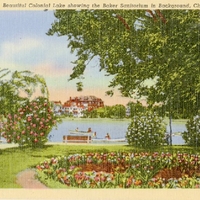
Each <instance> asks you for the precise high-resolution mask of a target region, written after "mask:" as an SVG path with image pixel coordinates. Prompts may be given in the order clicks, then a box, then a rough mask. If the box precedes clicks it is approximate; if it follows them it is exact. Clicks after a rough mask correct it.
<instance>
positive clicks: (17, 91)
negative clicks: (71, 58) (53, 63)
mask: <svg viewBox="0 0 200 200" xmlns="http://www.w3.org/2000/svg"><path fill="white" fill-rule="evenodd" d="M38 87H39V88H40V95H43V96H44V97H46V98H48V97H49V92H48V88H47V85H46V82H45V80H44V78H43V77H41V76H40V75H37V74H33V73H32V72H30V71H20V72H18V71H15V72H11V71H10V70H8V69H0V114H2V115H5V114H8V113H10V114H16V113H17V112H18V108H19V107H20V106H21V104H22V103H23V102H24V101H26V100H27V98H31V97H32V95H33V94H34V92H35V91H36V90H37V88H38Z"/></svg>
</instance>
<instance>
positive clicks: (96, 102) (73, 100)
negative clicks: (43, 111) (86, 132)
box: [63, 96, 104, 117]
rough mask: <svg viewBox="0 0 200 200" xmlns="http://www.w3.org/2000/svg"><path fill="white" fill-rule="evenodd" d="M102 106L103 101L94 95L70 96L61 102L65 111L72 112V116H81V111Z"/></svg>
mask: <svg viewBox="0 0 200 200" xmlns="http://www.w3.org/2000/svg"><path fill="white" fill-rule="evenodd" d="M102 107H104V102H103V101H102V99H100V98H97V97H95V96H79V97H70V98H69V100H68V101H66V102H65V103H64V104H63V109H64V111H65V113H66V114H69V115H70V114H72V115H73V116H74V117H83V111H92V110H94V109H97V108H102Z"/></svg>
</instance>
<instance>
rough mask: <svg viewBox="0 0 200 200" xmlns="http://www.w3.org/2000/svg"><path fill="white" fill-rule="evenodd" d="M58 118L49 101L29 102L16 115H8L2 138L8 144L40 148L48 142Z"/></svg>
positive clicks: (39, 98)
mask: <svg viewBox="0 0 200 200" xmlns="http://www.w3.org/2000/svg"><path fill="white" fill-rule="evenodd" d="M56 119H57V117H56V116H55V115H54V113H53V111H52V105H51V103H50V102H49V101H48V99H46V98H44V97H38V98H37V99H35V100H32V101H29V100H27V101H26V102H25V103H24V104H23V105H21V107H20V108H19V109H18V113H16V114H8V115H7V116H6V121H5V122H4V123H3V125H2V129H1V131H2V136H3V137H4V138H6V140H7V142H8V143H12V142H14V143H18V144H19V145H20V146H23V145H28V146H31V147H38V146H42V145H44V143H45V142H47V136H48V134H49V132H50V131H51V130H52V128H53V126H55V125H56V122H57V121H56Z"/></svg>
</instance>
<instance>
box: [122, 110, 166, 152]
mask: <svg viewBox="0 0 200 200" xmlns="http://www.w3.org/2000/svg"><path fill="white" fill-rule="evenodd" d="M165 133H166V124H165V123H164V122H163V119H162V118H161V117H159V116H158V115H157V114H156V113H155V112H151V111H147V112H146V113H140V114H139V113H138V115H137V116H134V117H133V119H132V122H131V123H130V124H129V126H128V130H127V133H126V138H127V141H128V144H129V145H131V146H135V147H142V148H149V149H150V148H153V147H156V146H160V145H162V144H164V142H165V141H164V138H165Z"/></svg>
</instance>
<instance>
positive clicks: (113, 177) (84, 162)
mask: <svg viewBox="0 0 200 200" xmlns="http://www.w3.org/2000/svg"><path fill="white" fill-rule="evenodd" d="M36 168H37V171H38V177H39V179H41V180H48V179H49V180H50V179H51V180H54V181H58V182H60V183H62V184H65V185H66V186H69V187H78V188H199V187H200V178H199V177H200V156H199V155H198V154H188V153H173V154H171V153H163V152H162V153H158V152H154V153H146V152H141V153H126V152H123V153H117V152H111V153H83V154H74V155H69V156H61V157H57V158H51V159H48V160H45V161H43V162H41V163H40V164H39V165H37V166H36Z"/></svg>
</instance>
